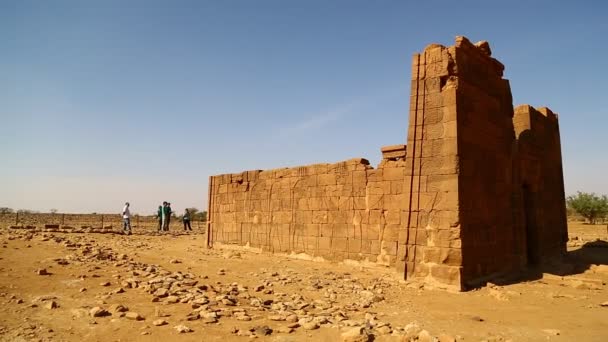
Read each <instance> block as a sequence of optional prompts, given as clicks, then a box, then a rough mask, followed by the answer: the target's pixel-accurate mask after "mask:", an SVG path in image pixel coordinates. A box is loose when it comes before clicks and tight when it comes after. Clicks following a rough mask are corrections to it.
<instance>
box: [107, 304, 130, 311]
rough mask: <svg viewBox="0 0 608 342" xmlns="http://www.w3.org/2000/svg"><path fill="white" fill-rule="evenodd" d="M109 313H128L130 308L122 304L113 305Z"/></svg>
mask: <svg viewBox="0 0 608 342" xmlns="http://www.w3.org/2000/svg"><path fill="white" fill-rule="evenodd" d="M109 311H110V312H111V313H117V312H127V311H129V308H128V307H126V306H124V305H122V304H112V305H110V308H109Z"/></svg>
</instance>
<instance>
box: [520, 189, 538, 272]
mask: <svg viewBox="0 0 608 342" xmlns="http://www.w3.org/2000/svg"><path fill="white" fill-rule="evenodd" d="M522 195H523V206H524V208H523V213H524V225H525V226H524V228H525V231H526V260H527V264H528V266H536V265H538V264H539V262H540V253H539V245H538V225H537V224H536V208H535V205H534V193H533V191H532V189H531V188H530V186H529V185H528V184H525V183H524V185H523V186H522Z"/></svg>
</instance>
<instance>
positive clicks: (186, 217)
mask: <svg viewBox="0 0 608 342" xmlns="http://www.w3.org/2000/svg"><path fill="white" fill-rule="evenodd" d="M182 221H184V231H186V230H190V231H192V226H190V212H189V211H188V209H186V211H185V212H184V217H182ZM186 227H188V229H186Z"/></svg>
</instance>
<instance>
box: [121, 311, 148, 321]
mask: <svg viewBox="0 0 608 342" xmlns="http://www.w3.org/2000/svg"><path fill="white" fill-rule="evenodd" d="M125 317H126V318H127V319H131V320H134V321H143V320H144V317H143V316H142V315H140V314H138V313H137V312H133V311H129V312H127V313H126V314H125Z"/></svg>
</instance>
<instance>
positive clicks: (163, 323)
mask: <svg viewBox="0 0 608 342" xmlns="http://www.w3.org/2000/svg"><path fill="white" fill-rule="evenodd" d="M152 324H153V325H155V326H157V327H160V326H161V325H166V324H169V322H167V321H165V320H164V319H162V318H161V319H157V320H155V321H154V322H152Z"/></svg>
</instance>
